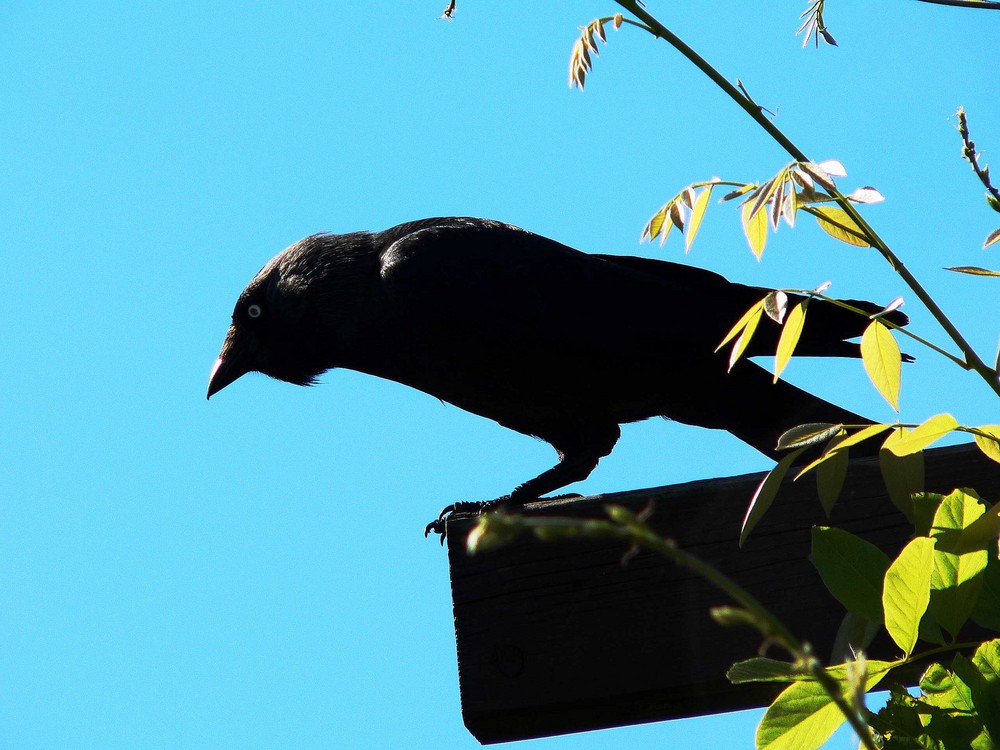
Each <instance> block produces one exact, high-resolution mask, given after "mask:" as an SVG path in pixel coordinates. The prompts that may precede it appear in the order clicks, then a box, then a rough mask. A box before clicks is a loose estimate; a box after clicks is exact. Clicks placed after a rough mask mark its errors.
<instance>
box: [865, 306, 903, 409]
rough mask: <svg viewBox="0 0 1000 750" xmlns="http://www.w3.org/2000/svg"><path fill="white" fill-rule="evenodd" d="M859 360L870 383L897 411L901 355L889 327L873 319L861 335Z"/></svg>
mask: <svg viewBox="0 0 1000 750" xmlns="http://www.w3.org/2000/svg"><path fill="white" fill-rule="evenodd" d="M861 361H862V362H863V363H864V366H865V371H866V372H867V373H868V377H869V378H870V379H871V381H872V384H873V385H874V386H875V388H876V389H877V390H878V392H879V393H881V394H882V397H883V398H884V399H885V400H886V401H888V402H889V405H890V406H891V407H892V408H893V409H895V410H896V411H899V382H900V377H901V376H902V361H903V357H902V354H900V351H899V345H898V344H896V339H894V338H893V336H892V333H891V332H890V331H889V329H888V328H887V327H886V326H885V325H884V324H882V323H880V322H879V321H877V320H873V321H872V322H871V323H869V324H868V327H867V328H866V329H865V332H864V335H863V336H862V337H861Z"/></svg>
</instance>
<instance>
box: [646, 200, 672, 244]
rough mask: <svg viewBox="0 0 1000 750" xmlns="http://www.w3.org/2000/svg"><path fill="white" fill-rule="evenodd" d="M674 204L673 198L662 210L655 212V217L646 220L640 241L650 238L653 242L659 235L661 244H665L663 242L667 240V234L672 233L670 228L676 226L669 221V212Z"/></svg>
mask: <svg viewBox="0 0 1000 750" xmlns="http://www.w3.org/2000/svg"><path fill="white" fill-rule="evenodd" d="M672 205H673V201H672V200H671V201H670V202H668V203H665V204H663V206H661V207H660V210H659V211H657V212H656V213H655V214H653V218H651V219H650V220H649V221H648V222H646V226H645V227H644V228H643V230H642V237H641V238H640V241H642V240H645V239H648V240H649V241H650V242H652V241H653V240H655V239H656V238H657V237H658V236H659V238H660V246H661V247H662V246H663V243H664V242H666V241H667V235H668V234H670V230H671V229H673V228H674V225H673V224H672V223H671V222H669V221H667V214H668V213H669V212H670V207H671V206H672Z"/></svg>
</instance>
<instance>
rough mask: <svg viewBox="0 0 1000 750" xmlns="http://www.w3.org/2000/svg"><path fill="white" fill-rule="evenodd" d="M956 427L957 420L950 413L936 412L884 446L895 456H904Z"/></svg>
mask: <svg viewBox="0 0 1000 750" xmlns="http://www.w3.org/2000/svg"><path fill="white" fill-rule="evenodd" d="M956 427H958V422H957V421H956V420H955V418H954V417H953V416H951V414H937V415H935V416H933V417H930V418H929V419H927V420H926V421H925V422H923V423H922V424H920V425H918V426H917V427H915V428H914V429H912V430H911V431H910V432H908V433H906V435H904V436H903V437H901V438H899V439H898V440H895V441H893V443H892V445H891V446H886V447H887V450H890V451H892V452H893V453H895V454H896V455H897V456H906V455H909V454H910V453H916V452H917V451H921V450H923V449H924V448H926V447H927V446H928V445H930V444H931V443H933V442H935V441H937V440H940V439H941V438H943V437H944V436H945V435H947V434H948V433H949V432H952V431H953V430H954V429H955V428H956Z"/></svg>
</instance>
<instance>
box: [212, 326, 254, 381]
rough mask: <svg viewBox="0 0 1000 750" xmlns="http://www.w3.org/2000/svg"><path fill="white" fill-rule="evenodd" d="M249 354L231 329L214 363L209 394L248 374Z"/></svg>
mask: <svg viewBox="0 0 1000 750" xmlns="http://www.w3.org/2000/svg"><path fill="white" fill-rule="evenodd" d="M246 360H247V356H246V352H245V351H244V348H243V347H242V346H240V345H239V344H237V343H236V341H235V337H234V336H233V331H232V329H230V331H229V334H228V335H227V336H226V341H225V343H224V344H223V345H222V351H221V352H220V353H219V357H218V359H216V360H215V364H214V365H212V372H211V374H210V375H209V376H208V396H207V398H212V396H213V395H214V394H216V393H218V392H219V391H221V390H222V389H223V388H225V387H226V386H227V385H229V384H230V383H232V382H233V381H234V380H236V379H238V378H240V377H241V376H243V375H246V374H247V372H249V371H250V368H249V367H247V363H246Z"/></svg>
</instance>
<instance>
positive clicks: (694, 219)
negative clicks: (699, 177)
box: [684, 185, 712, 253]
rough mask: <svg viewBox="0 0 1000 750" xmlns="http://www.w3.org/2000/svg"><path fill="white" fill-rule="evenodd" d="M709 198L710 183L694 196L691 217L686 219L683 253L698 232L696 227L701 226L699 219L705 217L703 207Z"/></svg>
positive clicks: (687, 249) (710, 194)
mask: <svg viewBox="0 0 1000 750" xmlns="http://www.w3.org/2000/svg"><path fill="white" fill-rule="evenodd" d="M711 198H712V186H711V185H709V186H708V187H707V188H705V189H704V190H702V191H701V192H700V193H698V197H697V198H695V201H694V205H693V206H692V207H691V218H690V219H688V229H687V234H686V235H685V236H684V252H685V253H686V252H688V251H689V250H690V249H691V245H692V244H693V243H694V237H695V235H696V234H698V229H699V228H700V227H701V220H702V219H703V218H704V217H705V209H707V208H708V202H709V200H711Z"/></svg>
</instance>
